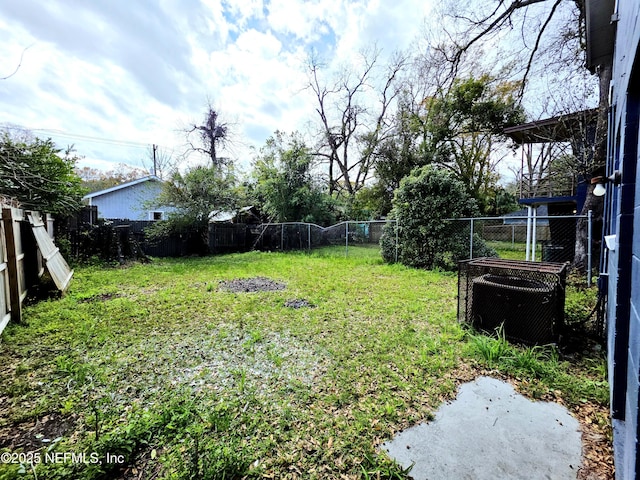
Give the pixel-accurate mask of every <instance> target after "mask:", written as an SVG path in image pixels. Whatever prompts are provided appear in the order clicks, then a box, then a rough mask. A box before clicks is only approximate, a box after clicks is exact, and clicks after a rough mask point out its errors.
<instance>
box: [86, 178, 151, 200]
mask: <svg viewBox="0 0 640 480" xmlns="http://www.w3.org/2000/svg"><path fill="white" fill-rule="evenodd" d="M144 182H162V180H160V179H159V178H158V177H156V176H155V175H149V176H146V177H142V178H138V179H137V180H131V181H130V182H126V183H121V184H120V185H116V186H115V187H111V188H105V189H104V190H98V191H97V192H93V193H87V194H86V195H85V196H84V197H82V199H83V200H88V199H90V198H95V197H99V196H101V195H106V194H107V193H111V192H116V191H118V190H122V189H124V188H130V187H133V186H134V185H138V184H140V183H144Z"/></svg>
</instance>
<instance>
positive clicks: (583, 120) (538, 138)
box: [504, 108, 598, 144]
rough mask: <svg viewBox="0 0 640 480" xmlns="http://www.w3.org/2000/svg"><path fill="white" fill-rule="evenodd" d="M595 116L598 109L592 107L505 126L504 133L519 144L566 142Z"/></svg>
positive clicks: (593, 119)
mask: <svg viewBox="0 0 640 480" xmlns="http://www.w3.org/2000/svg"><path fill="white" fill-rule="evenodd" d="M597 118H598V109H597V108H592V109H589V110H582V111H580V112H575V113H568V114H566V115H558V116H556V117H551V118H545V119H543V120H536V121H534V122H529V123H523V124H521V125H516V126H514V127H509V128H505V129H504V134H505V135H506V136H507V137H509V138H511V139H512V140H513V141H514V142H516V143H519V144H524V143H549V142H568V141H570V140H571V139H573V138H575V137H576V134H578V133H579V132H581V131H584V128H585V126H586V125H588V124H590V123H593V124H595V122H597ZM583 135H584V134H583Z"/></svg>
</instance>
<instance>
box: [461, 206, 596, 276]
mask: <svg viewBox="0 0 640 480" xmlns="http://www.w3.org/2000/svg"><path fill="white" fill-rule="evenodd" d="M581 220H584V221H586V225H587V232H586V235H587V240H586V245H588V247H587V251H586V255H587V272H588V273H587V277H588V278H587V283H588V284H590V283H591V270H592V266H593V265H594V263H593V262H594V254H593V252H592V249H591V245H592V244H593V242H592V240H593V238H592V237H593V234H592V218H591V215H590V214H589V215H583V216H581V215H554V216H537V217H526V216H522V217H520V216H504V217H480V218H460V219H451V220H449V221H450V222H452V223H453V225H454V228H455V229H459V230H460V231H462V232H464V233H465V235H466V237H467V238H468V245H467V246H468V249H467V251H468V252H469V255H468V258H467V259H473V258H476V257H478V256H479V255H478V254H477V252H479V251H484V250H485V248H484V247H485V246H486V247H490V248H492V249H493V250H495V252H496V254H497V255H498V256H499V257H500V258H504V259H509V260H524V261H543V262H558V263H565V262H572V261H573V259H574V256H575V245H576V232H577V226H578V222H579V221H581ZM461 260H464V259H461Z"/></svg>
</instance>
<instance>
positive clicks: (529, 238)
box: [525, 205, 532, 262]
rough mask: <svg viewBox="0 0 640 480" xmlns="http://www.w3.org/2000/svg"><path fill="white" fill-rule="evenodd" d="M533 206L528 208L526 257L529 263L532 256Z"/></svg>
mask: <svg viewBox="0 0 640 480" xmlns="http://www.w3.org/2000/svg"><path fill="white" fill-rule="evenodd" d="M531 215H532V214H531V205H529V206H527V242H526V246H525V250H526V255H525V261H527V262H528V261H529V260H530V258H531V257H530V255H531V252H530V250H531Z"/></svg>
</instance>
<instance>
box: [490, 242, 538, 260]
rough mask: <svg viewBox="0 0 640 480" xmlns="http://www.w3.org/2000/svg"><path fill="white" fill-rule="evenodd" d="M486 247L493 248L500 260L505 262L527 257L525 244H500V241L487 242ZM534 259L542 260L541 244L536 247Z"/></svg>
mask: <svg viewBox="0 0 640 480" xmlns="http://www.w3.org/2000/svg"><path fill="white" fill-rule="evenodd" d="M487 245H489V246H490V247H492V248H494V249H495V250H496V252H498V256H499V257H500V258H504V259H507V260H524V259H525V258H526V256H527V249H526V244H525V243H520V242H515V243H512V242H501V241H487ZM536 259H537V260H541V259H542V244H540V243H538V244H537V245H536Z"/></svg>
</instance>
